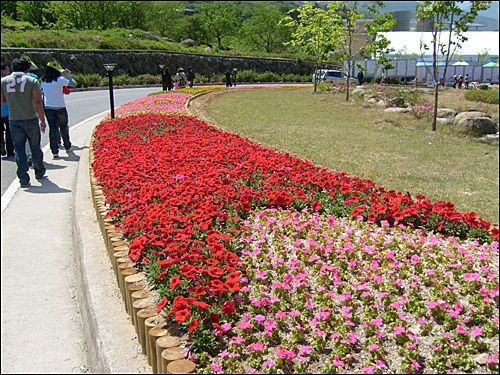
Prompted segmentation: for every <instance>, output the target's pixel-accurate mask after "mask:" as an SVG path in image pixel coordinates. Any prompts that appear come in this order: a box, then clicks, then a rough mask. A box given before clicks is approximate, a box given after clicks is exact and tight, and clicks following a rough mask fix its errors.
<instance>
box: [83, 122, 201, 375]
mask: <svg viewBox="0 0 500 375" xmlns="http://www.w3.org/2000/svg"><path fill="white" fill-rule="evenodd" d="M95 125H97V122H96V124H95ZM94 131H95V128H94ZM93 138H94V133H92V135H91V136H90V140H89V141H88V143H87V144H89V149H88V150H85V151H84V153H83V154H82V157H81V159H80V163H79V166H78V178H77V182H76V186H75V194H74V211H75V213H77V214H74V215H73V217H74V220H73V228H74V229H73V230H74V232H75V235H74V241H75V249H77V250H76V251H77V254H78V255H77V258H78V260H77V265H78V271H80V272H79V277H78V279H79V281H78V283H79V288H78V289H79V293H78V297H79V301H80V306H81V310H82V320H83V322H84V326H87V327H89V329H88V332H87V331H86V332H85V334H86V340H87V345H88V352H89V362H90V365H91V368H92V369H93V370H95V371H96V372H97V373H99V372H102V373H154V374H162V373H185V374H189V373H193V372H194V371H195V369H196V365H195V363H194V362H192V361H189V360H186V359H184V357H183V355H182V349H183V348H182V346H181V345H182V344H183V340H182V339H181V338H180V337H175V336H171V335H170V332H169V330H168V329H167V325H166V322H165V318H164V317H163V316H162V315H160V314H158V313H157V312H156V301H157V299H158V298H157V296H156V294H155V292H153V291H149V290H147V288H148V283H147V280H146V275H145V274H144V273H142V272H139V269H138V268H135V265H136V264H134V263H133V262H132V261H131V260H130V258H129V257H128V250H129V248H128V245H127V243H126V241H125V238H124V237H123V236H122V235H121V233H119V232H118V231H117V230H116V229H115V227H114V224H113V222H112V220H111V219H109V218H106V217H105V216H106V214H107V212H108V207H107V205H106V204H105V196H104V193H103V191H102V189H101V187H100V186H99V185H98V184H97V179H96V178H95V177H94V173H93V169H92V162H93V160H94V159H93V149H92V140H93ZM85 165H88V167H89V168H88V170H87V168H85V167H84V166H85ZM82 167H83V169H85V170H87V171H88V172H83V170H82ZM89 182H90V184H89ZM91 202H92V204H93V206H94V207H92V205H91V204H90V203H91ZM96 216H97V219H96ZM75 218H76V220H75ZM90 222H92V224H91V225H89V223H90ZM99 232H100V233H99ZM103 240H104V241H103ZM103 242H104V244H103ZM96 245H98V246H96ZM106 253H107V255H108V257H109V261H108V259H106V257H105V256H104V255H105V254H106ZM91 257H94V258H95V259H94V260H93V261H92V260H91V259H90V258H91ZM87 261H89V263H90V264H87V263H86V262H87ZM96 263H100V264H96ZM110 263H111V264H110ZM99 266H100V267H99ZM110 268H111V269H112V270H113V271H114V272H113V273H114V276H115V277H113V273H112V272H109V271H110ZM115 282H117V283H118V287H119V288H116V284H115ZM103 284H105V285H103ZM120 297H121V298H120ZM124 310H125V311H124ZM128 315H130V316H128ZM130 323H132V324H130ZM134 326H135V333H134Z"/></svg>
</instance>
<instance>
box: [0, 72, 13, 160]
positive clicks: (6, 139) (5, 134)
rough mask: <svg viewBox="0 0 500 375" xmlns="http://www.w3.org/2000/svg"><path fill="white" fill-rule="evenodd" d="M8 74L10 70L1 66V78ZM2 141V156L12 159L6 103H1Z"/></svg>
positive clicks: (0, 147)
mask: <svg viewBox="0 0 500 375" xmlns="http://www.w3.org/2000/svg"><path fill="white" fill-rule="evenodd" d="M9 74H10V69H9V66H8V65H7V64H5V65H2V78H4V77H7V76H8V75H9ZM1 126H2V139H1V140H0V141H1V142H0V143H1V144H0V149H1V154H2V156H6V155H7V157H12V156H14V143H13V142H12V136H11V134H10V127H9V106H8V105H7V103H2V122H1Z"/></svg>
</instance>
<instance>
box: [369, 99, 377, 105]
mask: <svg viewBox="0 0 500 375" xmlns="http://www.w3.org/2000/svg"><path fill="white" fill-rule="evenodd" d="M368 103H370V104H377V103H378V100H377V99H375V98H371V99H368Z"/></svg>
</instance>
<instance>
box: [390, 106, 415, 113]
mask: <svg viewBox="0 0 500 375" xmlns="http://www.w3.org/2000/svg"><path fill="white" fill-rule="evenodd" d="M384 112H388V113H408V112H410V110H409V109H408V108H400V107H389V108H386V109H384Z"/></svg>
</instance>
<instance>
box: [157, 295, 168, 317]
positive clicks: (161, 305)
mask: <svg viewBox="0 0 500 375" xmlns="http://www.w3.org/2000/svg"><path fill="white" fill-rule="evenodd" d="M167 302H168V300H167V297H163V298H162V300H161V301H160V302H158V305H156V313H157V314H159V313H160V312H161V309H163V308H164V307H165V305H166V304H167Z"/></svg>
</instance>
